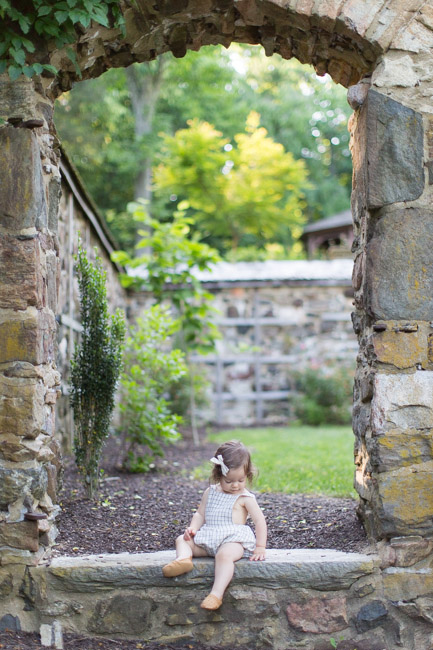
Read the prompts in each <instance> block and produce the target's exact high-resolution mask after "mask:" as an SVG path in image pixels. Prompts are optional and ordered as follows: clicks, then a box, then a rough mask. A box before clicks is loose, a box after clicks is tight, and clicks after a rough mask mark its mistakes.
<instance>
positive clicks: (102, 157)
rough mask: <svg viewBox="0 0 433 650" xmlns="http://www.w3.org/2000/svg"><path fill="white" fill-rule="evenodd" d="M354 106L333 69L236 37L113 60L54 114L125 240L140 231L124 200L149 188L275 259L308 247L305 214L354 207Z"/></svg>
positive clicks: (167, 212) (129, 245)
mask: <svg viewBox="0 0 433 650" xmlns="http://www.w3.org/2000/svg"><path fill="white" fill-rule="evenodd" d="M350 114H351V109H350V107H349V105H348V104H347V101H346V90H345V89H344V88H342V87H339V86H337V85H335V84H334V83H333V82H332V80H331V79H330V78H329V77H324V78H319V77H317V76H316V74H315V72H314V70H313V69H312V68H311V67H309V66H303V65H301V64H300V63H299V62H298V61H296V60H290V61H284V60H283V59H281V58H280V57H279V56H278V55H274V56H272V57H266V56H265V54H264V51H263V49H262V48H260V47H255V46H245V45H237V44H234V45H232V46H231V47H230V48H229V49H228V50H226V49H224V48H222V47H218V46H215V47H213V46H209V47H205V48H202V49H201V50H200V51H199V52H188V53H187V55H186V56H185V57H184V58H183V59H175V58H174V57H173V56H172V55H171V54H166V55H163V56H162V57H159V58H158V60H156V61H153V62H151V63H148V64H134V65H133V66H131V67H130V68H128V69H126V70H124V69H119V70H117V69H112V70H109V71H108V72H106V73H105V74H104V75H102V76H101V77H100V78H98V79H96V80H92V81H85V82H81V83H79V84H77V85H76V86H75V87H74V88H73V89H72V90H71V91H70V92H68V93H65V94H64V95H62V96H61V97H60V98H59V100H58V101H57V106H56V115H55V120H56V126H57V129H58V132H59V135H60V139H61V141H62V143H63V145H64V147H65V149H66V151H67V153H68V154H69V157H70V158H71V160H72V162H73V163H74V164H75V166H76V167H77V169H78V171H79V173H80V174H81V176H82V178H83V180H84V183H85V185H86V187H87V189H88V190H89V192H90V194H91V195H92V197H93V199H94V200H95V202H96V204H97V205H98V207H99V208H100V210H101V212H102V214H103V215H104V217H105V219H106V220H107V223H108V224H109V227H110V229H111V230H112V232H113V234H114V236H115V238H116V239H117V240H118V242H119V246H120V247H121V248H123V249H125V250H127V251H128V252H132V251H133V249H134V245H135V244H136V242H137V232H136V230H137V224H136V223H135V222H134V221H133V220H131V218H130V215H129V214H128V213H127V211H126V209H125V207H126V205H127V203H128V202H130V201H132V200H137V199H138V198H144V199H145V200H146V201H147V206H148V211H149V213H150V214H151V215H152V217H153V218H156V219H158V220H160V221H167V220H170V219H171V218H172V215H173V213H174V211H175V210H177V209H178V205H179V203H181V204H182V207H183V209H184V210H186V212H187V214H188V216H191V217H193V218H194V219H195V220H196V231H197V230H198V232H199V233H200V235H201V237H202V238H203V240H204V241H206V243H208V244H209V245H211V246H214V247H216V248H217V249H218V250H219V252H220V253H221V254H222V255H229V256H230V255H231V256H232V258H233V259H254V257H256V258H257V259H266V258H269V257H277V258H282V257H283V258H287V257H292V258H293V257H299V256H302V254H303V253H302V247H301V245H300V244H299V242H298V243H297V242H296V240H297V238H298V237H299V235H300V233H301V230H302V225H303V224H304V223H308V222H312V221H315V220H317V219H320V218H323V217H326V216H330V215H332V214H335V213H337V212H340V211H342V210H346V209H347V208H348V207H349V203H350V189H351V174H352V167H351V158H350V152H349V134H348V131H347V121H348V117H349V116H350ZM197 134H201V136H202V139H201V141H199V142H198V141H197ZM194 137H195V138H196V139H195V140H194ZM206 138H210V141H207V140H206ZM208 145H209V146H208ZM200 147H201V148H200ZM207 147H208V148H207ZM208 154H209V155H208ZM210 154H212V155H210ZM267 154H268V157H266V155H267ZM272 158H274V159H275V160H273V161H272V160H271V159H272ZM289 163H290V164H289ZM156 170H157V171H156ZM194 170H195V171H194ZM180 172H181V173H182V181H181V182H180V181H179V182H177V183H176V182H175V179H176V178H178V177H179V173H180ZM194 174H195V177H194ZM282 177H284V178H285V179H286V183H285V185H284V186H282V185H280V186H279V185H278V183H279V182H280V181H281V178H282ZM260 179H261V182H260ZM185 181H188V182H185ZM272 184H274V187H275V189H274V190H272ZM260 187H262V189H263V191H259V189H260ZM200 192H201V194H200ZM241 204H243V206H242V209H241V208H240V207H239V206H240V205H241ZM230 205H232V206H233V212H230ZM212 214H214V215H217V217H218V218H216V219H214V220H213V219H212V218H211V215H212ZM235 222H236V225H237V228H236V232H234V230H233V224H234V223H235ZM271 226H272V227H271ZM277 226H279V227H277ZM227 233H229V234H227ZM192 234H194V228H192ZM233 250H235V251H236V252H235V253H234V254H233ZM233 255H234V256H233Z"/></svg>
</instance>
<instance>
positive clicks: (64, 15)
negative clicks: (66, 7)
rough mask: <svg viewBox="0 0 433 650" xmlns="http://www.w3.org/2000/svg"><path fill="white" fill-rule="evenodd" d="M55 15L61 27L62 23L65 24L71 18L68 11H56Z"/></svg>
mask: <svg viewBox="0 0 433 650" xmlns="http://www.w3.org/2000/svg"><path fill="white" fill-rule="evenodd" d="M54 15H55V17H56V20H57V22H58V23H59V25H61V24H62V23H64V22H65V20H67V19H68V18H69V14H68V12H67V11H56V12H55V13H54Z"/></svg>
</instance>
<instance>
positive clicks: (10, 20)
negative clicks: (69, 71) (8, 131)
mask: <svg viewBox="0 0 433 650" xmlns="http://www.w3.org/2000/svg"><path fill="white" fill-rule="evenodd" d="M17 5H18V6H19V9H18V8H17ZM0 18H1V20H2V27H1V30H2V31H1V36H2V40H1V43H0V74H1V73H3V72H5V71H6V70H7V71H8V74H9V77H10V78H11V80H12V81H14V80H15V79H18V77H19V76H20V75H21V74H24V75H25V76H26V77H33V76H34V75H39V74H44V73H46V72H48V73H50V74H54V75H55V74H57V69H56V68H55V67H54V66H53V65H50V64H47V63H41V62H39V61H35V60H34V59H35V56H36V55H35V52H36V44H39V43H40V42H41V41H42V42H44V41H48V42H50V41H53V40H54V41H55V45H56V47H57V48H58V49H62V48H63V47H64V46H65V45H68V44H72V43H75V42H76V40H77V37H78V34H77V31H76V28H77V27H80V26H81V27H84V28H86V27H89V25H90V23H91V21H94V22H95V23H97V24H99V25H104V26H105V27H108V26H109V25H110V24H114V25H115V26H117V27H120V28H123V26H124V19H123V15H122V13H121V11H120V2H119V0H105V1H104V2H103V1H102V0H61V1H56V0H51V1H50V0H32V1H28V2H22V3H17V2H11V1H10V0H0ZM66 54H67V56H68V57H69V58H70V59H71V61H72V62H73V63H74V65H75V68H76V72H77V74H78V75H79V76H81V71H80V69H79V67H78V64H77V60H76V56H75V52H74V50H73V49H72V48H67V50H66ZM33 55H34V56H33ZM29 59H30V63H29Z"/></svg>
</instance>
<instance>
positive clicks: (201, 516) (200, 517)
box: [183, 488, 209, 541]
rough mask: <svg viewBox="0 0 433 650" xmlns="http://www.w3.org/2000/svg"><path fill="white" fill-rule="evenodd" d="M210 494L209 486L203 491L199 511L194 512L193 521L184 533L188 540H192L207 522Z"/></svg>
mask: <svg viewBox="0 0 433 650" xmlns="http://www.w3.org/2000/svg"><path fill="white" fill-rule="evenodd" d="M208 494H209V488H207V489H206V490H205V491H204V492H203V496H202V498H201V501H200V505H199V507H198V508H197V512H195V513H194V514H193V516H192V519H191V523H190V525H189V526H188V528H187V529H186V530H185V532H184V534H183V537H184V539H186V541H191V540H192V539H193V537H194V535H195V534H196V532H197V531H198V529H199V528H201V527H202V526H203V524H204V522H205V511H206V503H207V497H208Z"/></svg>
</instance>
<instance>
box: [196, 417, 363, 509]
mask: <svg viewBox="0 0 433 650" xmlns="http://www.w3.org/2000/svg"><path fill="white" fill-rule="evenodd" d="M231 439H236V440H241V441H242V442H243V443H244V444H245V445H246V446H247V447H248V449H249V450H250V451H251V454H252V458H253V462H254V465H255V466H256V467H257V469H258V470H259V476H258V478H257V479H256V481H255V482H254V485H253V488H254V489H255V490H256V491H257V492H286V493H288V494H294V493H299V494H324V495H325V494H326V495H329V496H334V497H355V496H356V493H355V490H354V489H353V473H354V464H353V443H354V437H353V433H352V430H351V428H350V427H347V426H344V427H343V426H324V427H307V426H293V427H285V428H273V427H266V428H262V429H232V430H230V431H224V432H221V433H217V434H212V435H210V436H209V440H211V441H212V442H215V443H216V445H215V449H216V447H217V446H218V444H219V443H221V442H225V441H226V440H231ZM209 468H210V464H209V463H206V466H201V467H200V468H198V469H197V472H196V476H200V477H205V476H208V474H209Z"/></svg>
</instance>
